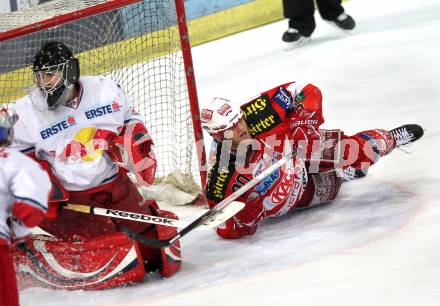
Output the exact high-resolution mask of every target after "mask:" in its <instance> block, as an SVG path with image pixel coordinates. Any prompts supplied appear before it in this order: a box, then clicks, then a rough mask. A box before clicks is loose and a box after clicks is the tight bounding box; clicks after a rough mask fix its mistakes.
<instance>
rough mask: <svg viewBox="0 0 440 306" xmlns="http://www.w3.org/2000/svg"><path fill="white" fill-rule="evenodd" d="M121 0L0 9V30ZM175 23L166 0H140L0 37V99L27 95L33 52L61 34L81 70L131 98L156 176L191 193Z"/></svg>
mask: <svg viewBox="0 0 440 306" xmlns="http://www.w3.org/2000/svg"><path fill="white" fill-rule="evenodd" d="M127 2H130V0H128V1H127V0H113V1H105V0H70V1H65V0H54V1H51V2H47V3H45V4H42V5H37V6H35V7H33V8H31V9H30V10H27V11H23V12H15V13H9V14H0V31H1V32H6V31H10V30H13V29H17V28H20V27H23V26H26V25H29V24H33V23H35V22H43V23H44V22H45V21H44V20H48V19H50V18H52V17H54V16H57V19H60V18H59V16H60V15H65V16H72V12H75V11H78V10H80V9H87V8H90V7H92V6H95V5H103V4H104V5H105V4H108V3H119V4H120V3H127ZM131 2H133V1H131ZM66 14H67V15H66ZM176 24H177V17H176V10H175V5H174V1H173V0H156V1H154V0H147V1H141V2H139V3H135V4H131V5H126V6H122V7H120V8H118V9H112V10H105V11H100V12H99V13H98V14H95V15H93V16H89V17H85V18H82V19H78V20H73V21H70V22H67V23H63V24H57V25H56V26H53V27H49V28H47V29H43V30H37V31H35V32H32V33H28V34H25V35H21V36H18V35H17V36H15V37H12V38H10V39H9V38H8V39H7V40H3V41H0V58H1V61H0V103H1V104H2V105H3V106H6V107H7V108H11V107H12V105H13V103H14V101H15V100H16V99H17V98H20V97H21V96H23V95H25V94H27V90H28V88H29V87H30V86H32V85H33V80H32V75H31V70H30V68H29V67H30V64H31V62H32V58H33V56H34V54H35V52H36V51H37V50H38V49H39V48H40V47H41V46H42V44H43V43H44V42H47V41H53V40H58V41H62V42H64V43H65V44H66V45H67V46H69V47H70V48H71V49H72V50H73V52H74V53H75V54H76V56H77V57H79V60H80V65H81V75H105V76H108V77H110V78H111V79H113V80H114V81H115V82H117V83H118V84H119V85H120V86H121V87H122V88H123V89H124V90H125V91H126V92H127V93H128V95H129V96H130V97H131V98H132V100H133V101H134V103H135V105H136V107H137V111H138V112H139V113H140V114H142V115H143V116H144V118H145V123H146V125H147V128H148V130H149V131H150V133H151V135H152V137H153V140H154V142H155V152H156V155H157V158H158V172H157V177H158V178H160V179H163V178H166V177H168V176H169V175H170V174H174V176H173V178H172V179H171V180H172V181H173V183H174V184H177V185H179V186H180V188H182V189H183V190H185V191H192V192H196V190H198V189H199V187H198V184H199V183H198V184H196V183H195V182H199V177H198V175H199V174H198V162H197V153H196V148H195V140H194V137H193V135H194V134H193V129H192V122H191V111H190V107H189V101H188V92H187V86H186V79H185V68H184V64H183V57H182V54H181V47H180V46H181V45H180V37H179V30H178V28H177V26H176ZM0 37H1V33H0Z"/></svg>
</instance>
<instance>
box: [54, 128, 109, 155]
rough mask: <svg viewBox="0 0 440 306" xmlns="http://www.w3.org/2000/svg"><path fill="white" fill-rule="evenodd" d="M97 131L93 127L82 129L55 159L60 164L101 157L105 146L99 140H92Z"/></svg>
mask: <svg viewBox="0 0 440 306" xmlns="http://www.w3.org/2000/svg"><path fill="white" fill-rule="evenodd" d="M96 132H97V129H96V128H93V127H87V128H82V129H81V130H79V131H78V132H77V133H76V134H75V136H74V138H73V139H72V140H70V141H69V142H68V143H67V144H66V145H65V146H64V148H63V150H62V152H61V153H59V154H57V158H58V160H59V161H62V162H65V163H67V162H71V161H72V162H75V161H77V160H83V161H93V160H96V159H98V158H100V157H101V156H102V153H103V149H104V148H105V145H104V144H103V143H101V142H100V141H99V140H97V139H94V135H95V134H96Z"/></svg>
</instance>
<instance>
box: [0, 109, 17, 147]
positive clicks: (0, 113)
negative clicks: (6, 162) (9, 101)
mask: <svg viewBox="0 0 440 306" xmlns="http://www.w3.org/2000/svg"><path fill="white" fill-rule="evenodd" d="M12 125H13V124H12V119H11V117H10V116H9V114H8V111H7V110H6V109H4V108H1V109H0V147H7V146H9V145H10V144H11V142H12V137H13V134H14V133H13V129H12Z"/></svg>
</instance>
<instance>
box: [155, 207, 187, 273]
mask: <svg viewBox="0 0 440 306" xmlns="http://www.w3.org/2000/svg"><path fill="white" fill-rule="evenodd" d="M156 215H157V216H159V217H165V218H172V219H179V218H178V216H177V215H176V214H175V213H173V212H171V211H167V210H162V209H156ZM156 228H157V237H158V238H159V239H168V238H171V237H173V236H175V235H176V234H177V229H176V228H174V227H170V226H165V225H157V226H156ZM160 256H161V260H162V267H161V269H160V274H161V275H162V276H163V277H170V276H172V275H173V274H175V273H176V272H177V271H178V270H179V269H180V268H181V266H182V256H181V249H180V241H179V240H177V241H176V242H174V243H173V244H172V245H170V246H168V247H166V248H162V249H160Z"/></svg>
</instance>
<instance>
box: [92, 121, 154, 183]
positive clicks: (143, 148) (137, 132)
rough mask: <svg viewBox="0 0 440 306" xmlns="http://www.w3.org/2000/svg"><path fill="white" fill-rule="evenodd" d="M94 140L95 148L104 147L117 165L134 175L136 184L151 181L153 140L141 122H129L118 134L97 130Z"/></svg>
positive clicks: (152, 179)
mask: <svg viewBox="0 0 440 306" xmlns="http://www.w3.org/2000/svg"><path fill="white" fill-rule="evenodd" d="M102 140H105V142H102ZM94 141H95V149H97V148H101V149H105V150H106V152H107V154H108V155H109V156H110V158H112V159H113V160H114V161H115V162H117V163H118V164H119V166H122V167H123V168H124V169H126V170H128V171H130V172H131V173H133V174H134V175H135V176H136V180H137V182H138V184H140V185H151V184H152V183H153V181H154V176H155V174H156V165H157V164H156V156H155V155H154V152H153V141H152V139H151V137H150V136H149V134H148V131H147V129H146V128H145V126H144V125H143V124H142V123H141V122H139V121H135V122H129V123H128V124H127V125H126V126H124V128H123V129H122V131H121V134H120V135H119V136H117V135H116V134H115V133H113V132H112V131H108V130H97V131H96V133H95V136H94Z"/></svg>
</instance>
